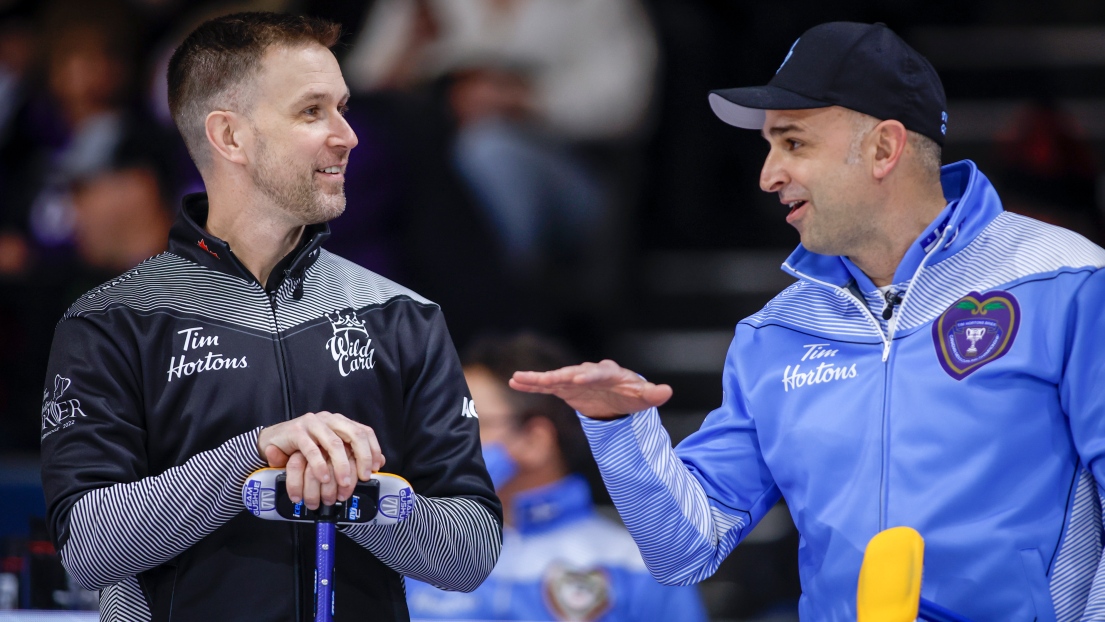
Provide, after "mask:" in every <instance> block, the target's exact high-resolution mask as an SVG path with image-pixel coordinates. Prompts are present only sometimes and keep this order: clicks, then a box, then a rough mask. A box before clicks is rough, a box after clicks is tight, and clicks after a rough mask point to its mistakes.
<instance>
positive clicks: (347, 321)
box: [326, 309, 368, 335]
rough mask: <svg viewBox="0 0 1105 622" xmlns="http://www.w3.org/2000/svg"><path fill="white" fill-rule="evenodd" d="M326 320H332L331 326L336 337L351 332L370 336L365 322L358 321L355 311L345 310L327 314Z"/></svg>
mask: <svg viewBox="0 0 1105 622" xmlns="http://www.w3.org/2000/svg"><path fill="white" fill-rule="evenodd" d="M326 319H328V320H330V326H331V327H332V328H333V329H334V334H335V335H336V334H338V333H343V332H348V331H351V330H355V331H357V332H361V333H365V334H368V331H367V330H365V325H364V322H362V321H361V320H359V319H357V314H356V313H355V312H354V311H353V309H345V310H342V311H334V312H333V313H327V314H326Z"/></svg>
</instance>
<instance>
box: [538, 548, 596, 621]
mask: <svg viewBox="0 0 1105 622" xmlns="http://www.w3.org/2000/svg"><path fill="white" fill-rule="evenodd" d="M543 587H544V589H543V590H542V591H543V592H544V596H545V604H546V605H548V607H549V609H550V610H551V611H552V613H553V615H554V616H556V619H557V620H574V621H576V622H591V621H593V620H597V619H599V618H600V617H602V615H603V614H605V613H606V612H607V610H609V609H610V605H611V594H610V577H609V576H607V574H606V572H604V571H603V570H602V569H601V568H595V569H593V570H572V569H569V568H567V567H565V566H564V565H563V564H561V563H559V562H554V563H553V564H551V565H550V566H549V568H548V570H546V571H545V577H544V586H543Z"/></svg>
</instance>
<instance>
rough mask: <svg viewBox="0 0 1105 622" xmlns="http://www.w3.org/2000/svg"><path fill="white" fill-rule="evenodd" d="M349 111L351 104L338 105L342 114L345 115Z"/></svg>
mask: <svg viewBox="0 0 1105 622" xmlns="http://www.w3.org/2000/svg"><path fill="white" fill-rule="evenodd" d="M347 112H349V106H338V113H339V114H341V116H343V117H344V116H345V113H347Z"/></svg>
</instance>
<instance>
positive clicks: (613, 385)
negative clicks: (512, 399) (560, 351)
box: [510, 360, 672, 419]
mask: <svg viewBox="0 0 1105 622" xmlns="http://www.w3.org/2000/svg"><path fill="white" fill-rule="evenodd" d="M510 386H511V388H513V389H516V390H518V391H525V392H527V393H549V394H552V395H555V396H557V397H559V398H560V399H562V400H564V401H565V402H567V403H568V405H569V406H571V407H572V408H574V409H576V410H577V411H579V412H580V414H582V415H583V416H585V417H590V418H592V419H614V418H616V417H620V416H622V415H626V414H630V413H635V412H639V411H642V410H646V409H648V408H652V407H653V406H659V405H661V404H663V403H664V402H666V401H668V400H669V399H671V393H672V391H671V387H669V386H668V385H666V384H652V383H651V382H649V381H647V380H645V379H644V378H641V377H640V376H638V375H637V374H636V373H634V372H632V371H630V370H628V369H625V368H624V367H619V366H618V364H617V363H615V362H614V361H611V360H605V361H602V362H601V363H583V364H582V365H572V366H570V367H563V368H561V369H557V370H554V371H546V372H537V371H516V372H514V377H513V378H511V379H510Z"/></svg>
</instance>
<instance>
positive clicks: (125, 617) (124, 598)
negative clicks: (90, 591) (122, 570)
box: [100, 577, 153, 622]
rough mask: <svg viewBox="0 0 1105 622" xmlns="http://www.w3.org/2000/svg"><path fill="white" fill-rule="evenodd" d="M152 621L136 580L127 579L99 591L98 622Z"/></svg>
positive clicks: (132, 578)
mask: <svg viewBox="0 0 1105 622" xmlns="http://www.w3.org/2000/svg"><path fill="white" fill-rule="evenodd" d="M152 619H153V614H152V613H150V608H149V606H148V605H147V604H146V597H145V596H143V595H142V587H141V586H139V585H138V579H136V578H134V577H127V578H126V579H123V580H122V581H120V582H119V583H116V584H115V585H112V586H108V587H106V588H104V589H102V590H100V622H150V620H152Z"/></svg>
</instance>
